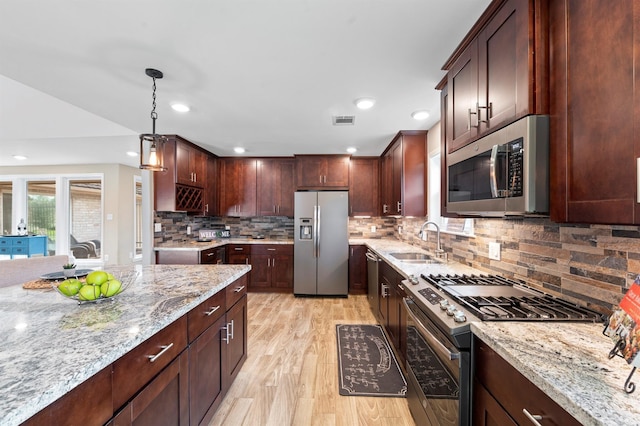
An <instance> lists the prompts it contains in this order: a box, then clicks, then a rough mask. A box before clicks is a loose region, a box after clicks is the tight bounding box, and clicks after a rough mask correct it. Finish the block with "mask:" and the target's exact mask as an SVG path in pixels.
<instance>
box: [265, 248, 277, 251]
mask: <svg viewBox="0 0 640 426" xmlns="http://www.w3.org/2000/svg"><path fill="white" fill-rule="evenodd" d="M267 250H269V251H276V249H274V248H268V249H267Z"/></svg>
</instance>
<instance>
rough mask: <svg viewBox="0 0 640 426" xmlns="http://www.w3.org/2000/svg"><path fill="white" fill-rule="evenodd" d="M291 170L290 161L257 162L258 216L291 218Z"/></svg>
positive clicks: (292, 189)
mask: <svg viewBox="0 0 640 426" xmlns="http://www.w3.org/2000/svg"><path fill="white" fill-rule="evenodd" d="M293 169H294V163H293V161H292V160H259V161H258V162H257V175H258V177H257V187H258V194H257V197H258V207H257V208H258V215H260V216H293V194H294V192H295V191H294V176H293Z"/></svg>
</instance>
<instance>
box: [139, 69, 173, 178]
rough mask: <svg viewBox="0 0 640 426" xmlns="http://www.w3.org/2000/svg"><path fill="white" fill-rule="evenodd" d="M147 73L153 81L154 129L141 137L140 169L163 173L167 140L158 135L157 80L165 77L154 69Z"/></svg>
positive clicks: (152, 119) (148, 70) (152, 112)
mask: <svg viewBox="0 0 640 426" xmlns="http://www.w3.org/2000/svg"><path fill="white" fill-rule="evenodd" d="M145 73H146V74H147V75H148V76H149V77H151V78H152V79H153V102H152V104H151V106H152V109H151V121H152V123H153V128H152V132H151V133H144V134H142V135H140V168H141V169H144V170H151V171H154V172H161V171H165V170H167V169H166V167H164V144H165V142H166V141H167V139H166V138H165V137H164V136H162V135H157V134H156V119H157V118H158V114H157V113H156V78H158V79H160V78H162V77H163V74H162V71H158V70H156V69H153V68H147V69H146V70H145Z"/></svg>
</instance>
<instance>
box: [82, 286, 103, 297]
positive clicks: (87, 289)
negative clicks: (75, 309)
mask: <svg viewBox="0 0 640 426" xmlns="http://www.w3.org/2000/svg"><path fill="white" fill-rule="evenodd" d="M98 297H100V286H99V285H83V286H82V287H81V288H80V291H78V299H79V300H96V299H97V298H98Z"/></svg>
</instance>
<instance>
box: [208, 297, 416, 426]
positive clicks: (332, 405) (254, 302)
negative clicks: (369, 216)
mask: <svg viewBox="0 0 640 426" xmlns="http://www.w3.org/2000/svg"><path fill="white" fill-rule="evenodd" d="M248 312H249V320H248V357H247V361H246V362H245V364H244V366H243V367H242V370H241V371H240V373H239V374H238V377H237V378H236V381H235V382H234V383H233V386H232V387H231V389H230V390H229V393H228V394H227V395H226V397H225V399H224V401H223V402H222V405H221V406H220V408H219V409H218V411H217V412H216V415H215V417H214V418H213V420H212V421H211V423H210V426H214V425H224V426H235V425H246V426H257V425H274V426H286V425H296V426H298V425H300V426H304V425H314V426H315V425H344V426H352V425H366V426H391V425H392V426H402V425H415V423H414V421H413V419H412V417H411V413H410V412H409V408H408V406H407V400H406V399H405V398H383V397H360V396H358V397H353V396H352V397H348V396H341V395H340V394H339V393H338V363H337V362H338V360H337V347H336V331H335V330H336V327H335V326H336V324H375V323H376V321H375V318H374V316H373V314H372V313H371V310H370V309H369V305H368V301H367V298H366V296H349V297H348V298H346V299H345V298H305V297H302V298H297V297H294V296H293V295H291V294H272V293H249V294H248Z"/></svg>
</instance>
